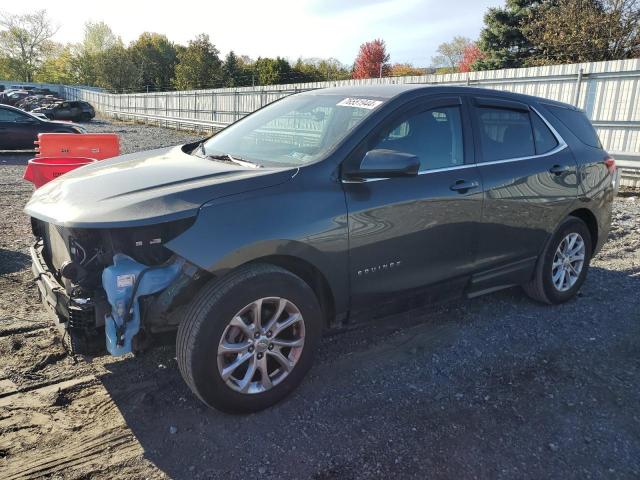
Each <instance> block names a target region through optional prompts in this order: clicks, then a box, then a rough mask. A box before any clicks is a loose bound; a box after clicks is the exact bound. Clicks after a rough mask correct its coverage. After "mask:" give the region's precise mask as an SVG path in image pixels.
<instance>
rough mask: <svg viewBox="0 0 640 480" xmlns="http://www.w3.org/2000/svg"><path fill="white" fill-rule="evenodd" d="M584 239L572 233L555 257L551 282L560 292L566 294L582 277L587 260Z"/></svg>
mask: <svg viewBox="0 0 640 480" xmlns="http://www.w3.org/2000/svg"><path fill="white" fill-rule="evenodd" d="M585 253H586V248H585V243H584V239H583V238H582V237H581V236H580V234H578V233H570V234H569V235H567V236H566V237H564V238H563V239H562V241H561V242H560V245H558V248H557V249H556V253H555V255H554V256H553V264H552V265H551V280H552V282H553V285H554V287H555V288H556V289H557V290H558V291H560V292H566V291H567V290H569V289H570V288H571V287H573V286H574V285H575V283H576V282H577V281H578V278H579V277H580V273H581V272H582V268H583V267H584V259H585Z"/></svg>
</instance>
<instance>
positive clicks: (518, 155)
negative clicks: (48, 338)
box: [26, 85, 617, 412]
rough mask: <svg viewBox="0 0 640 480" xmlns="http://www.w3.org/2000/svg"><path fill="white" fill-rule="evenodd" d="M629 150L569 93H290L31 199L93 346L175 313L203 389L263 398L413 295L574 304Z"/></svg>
mask: <svg viewBox="0 0 640 480" xmlns="http://www.w3.org/2000/svg"><path fill="white" fill-rule="evenodd" d="M616 178H617V176H616V172H615V162H614V160H613V159H612V158H610V157H609V155H608V154H607V153H606V152H605V151H604V150H603V149H602V146H601V145H600V142H599V140H598V137H597V135H596V133H595V131H594V129H593V127H592V126H591V124H590V123H589V121H588V120H587V118H586V116H585V115H584V113H582V112H581V111H579V110H576V109H575V108H574V107H572V106H570V105H565V104H562V103H558V102H553V101H549V100H544V99H540V98H535V97H528V96H522V95H516V94H510V93H505V92H496V91H491V90H485V89H473V88H464V87H425V86H420V85H404V86H400V85H386V86H361V87H342V88H332V89H325V90H318V91H313V92H306V93H301V94H297V95H292V96H289V97H287V98H284V99H282V100H280V101H277V102H275V103H272V104H271V105H269V106H267V107H265V108H262V109H260V110H258V111H257V112H255V113H253V114H251V115H249V116H247V117H245V118H244V119H242V120H240V121H239V122H237V123H235V124H233V125H232V126H230V127H228V128H226V129H225V130H223V131H221V132H220V133H218V134H217V135H215V136H213V137H211V138H209V139H207V140H205V141H203V142H200V143H193V144H188V145H184V146H178V147H172V148H163V149H159V150H153V151H148V152H141V153H136V154H130V155H124V156H120V157H117V158H114V159H111V160H105V161H101V162H97V163H94V164H91V165H87V166H85V167H83V168H80V169H78V170H75V171H73V172H70V173H68V174H66V175H64V176H63V177H61V178H60V179H57V180H55V181H53V182H51V183H49V184H47V185H45V186H44V187H42V188H40V189H39V190H37V191H36V192H35V193H34V194H33V197H32V199H31V200H30V201H29V203H28V204H27V206H26V212H27V214H28V215H29V216H30V217H31V219H32V224H33V232H34V234H35V236H36V242H35V244H34V246H33V248H32V250H31V255H32V257H33V271H34V274H35V277H36V279H37V284H38V287H39V291H40V293H41V295H42V298H43V300H44V303H45V304H46V305H48V306H49V307H51V308H52V309H53V310H54V311H55V313H56V314H57V317H58V319H59V321H60V322H61V325H62V326H63V327H64V328H65V329H66V330H67V331H68V334H69V335H68V336H69V338H70V341H71V344H72V347H73V348H74V349H75V350H76V351H78V352H83V353H87V352H96V350H99V348H100V347H101V345H103V344H104V343H105V342H106V348H107V350H108V351H109V352H110V353H111V354H112V355H122V354H126V353H129V352H132V351H134V352H135V351H138V350H141V349H143V348H144V347H145V345H146V344H147V343H148V342H149V340H150V339H151V338H152V337H153V335H154V334H156V333H158V332H164V331H168V330H175V329H177V345H176V349H177V360H178V365H179V368H180V371H181V373H182V375H183V377H184V379H185V381H186V382H187V384H188V385H189V387H190V388H191V389H192V391H193V392H194V393H195V394H196V395H197V396H198V397H199V398H200V399H201V400H202V401H203V402H205V403H206V404H207V405H209V406H212V407H216V408H219V409H222V410H225V411H236V412H247V411H256V410H260V409H263V408H266V407H268V406H270V405H272V404H274V403H275V402H277V401H278V400H280V399H282V398H283V397H284V396H286V395H287V394H288V393H289V392H291V391H292V389H294V388H295V387H296V386H297V385H298V384H299V383H300V381H301V380H302V378H303V376H304V375H305V373H306V372H307V371H308V369H309V368H310V366H311V363H312V358H313V356H314V350H315V349H316V347H317V345H318V341H319V339H320V337H321V334H322V332H323V330H324V329H325V328H327V327H337V326H340V325H343V324H345V323H346V322H349V321H353V319H354V318H355V316H356V314H357V315H358V316H367V315H371V312H372V309H378V308H379V307H380V305H382V304H383V303H384V304H385V305H386V304H388V303H389V302H390V301H392V300H393V301H394V302H395V301H397V300H399V299H401V298H405V297H407V296H410V297H411V299H412V302H413V304H415V300H416V299H417V300H419V301H427V300H442V299H444V298H451V297H452V296H456V295H464V296H467V297H473V296H477V295H480V294H484V293H489V292H493V291H496V290H499V289H502V288H507V287H511V286H515V285H522V286H523V287H524V289H525V291H526V292H527V293H528V294H529V295H530V296H531V297H533V298H534V299H536V300H538V301H541V302H544V303H548V304H556V303H560V302H564V301H567V300H569V299H570V298H572V297H573V296H574V295H575V294H576V292H577V291H578V289H579V288H580V286H581V285H582V283H583V282H584V279H585V276H586V274H587V269H588V266H589V260H590V259H591V257H592V256H593V255H594V253H595V252H597V251H598V249H599V248H600V247H601V246H602V244H603V242H604V240H605V239H606V237H607V232H608V230H609V224H610V218H611V208H612V200H613V198H614V195H615V189H616Z"/></svg>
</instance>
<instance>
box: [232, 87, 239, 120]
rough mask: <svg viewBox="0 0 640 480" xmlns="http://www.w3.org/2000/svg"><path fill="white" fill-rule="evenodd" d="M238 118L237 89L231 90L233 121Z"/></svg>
mask: <svg viewBox="0 0 640 480" xmlns="http://www.w3.org/2000/svg"><path fill="white" fill-rule="evenodd" d="M237 120H238V90H237V89H236V90H234V91H233V121H234V122H235V121H237Z"/></svg>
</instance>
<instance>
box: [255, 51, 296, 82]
mask: <svg viewBox="0 0 640 480" xmlns="http://www.w3.org/2000/svg"><path fill="white" fill-rule="evenodd" d="M253 69H254V72H255V76H256V84H258V85H275V84H279V83H288V82H289V80H290V78H291V77H290V75H291V65H290V64H289V62H288V61H287V60H285V59H284V58H281V57H276V58H262V57H260V58H258V59H257V60H256V61H255V62H254V64H253Z"/></svg>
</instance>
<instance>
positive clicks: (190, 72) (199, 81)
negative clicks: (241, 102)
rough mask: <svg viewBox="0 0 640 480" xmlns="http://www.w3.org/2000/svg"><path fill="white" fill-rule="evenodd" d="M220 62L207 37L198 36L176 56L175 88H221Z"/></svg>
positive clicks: (216, 50) (216, 51)
mask: <svg viewBox="0 0 640 480" xmlns="http://www.w3.org/2000/svg"><path fill="white" fill-rule="evenodd" d="M222 77H223V72H222V62H221V61H220V57H218V49H217V48H216V47H215V45H213V44H212V43H211V41H210V40H209V35H206V34H201V35H198V36H197V37H196V38H195V40H190V41H189V45H188V46H187V48H185V49H184V50H181V51H180V52H179V54H178V65H176V79H175V86H176V88H178V89H180V90H193V89H196V88H215V87H220V86H222V84H223V82H222V80H223V79H222Z"/></svg>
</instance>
